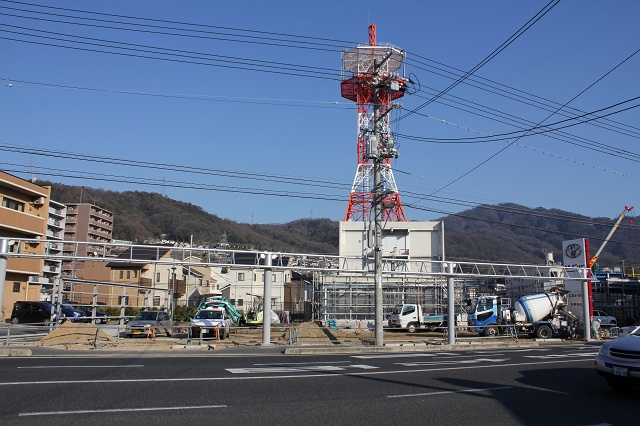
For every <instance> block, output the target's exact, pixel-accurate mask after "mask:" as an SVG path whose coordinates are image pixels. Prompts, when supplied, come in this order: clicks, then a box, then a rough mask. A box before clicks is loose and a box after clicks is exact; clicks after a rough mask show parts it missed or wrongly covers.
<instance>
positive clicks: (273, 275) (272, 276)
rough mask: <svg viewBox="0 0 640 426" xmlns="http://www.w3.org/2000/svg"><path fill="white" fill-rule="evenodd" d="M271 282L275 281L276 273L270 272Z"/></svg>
mask: <svg viewBox="0 0 640 426" xmlns="http://www.w3.org/2000/svg"><path fill="white" fill-rule="evenodd" d="M271 282H272V283H275V282H276V274H271Z"/></svg>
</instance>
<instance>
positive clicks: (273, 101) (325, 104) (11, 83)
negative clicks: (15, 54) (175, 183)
mask: <svg viewBox="0 0 640 426" xmlns="http://www.w3.org/2000/svg"><path fill="white" fill-rule="evenodd" d="M0 81H6V82H7V83H6V84H4V85H0V86H6V87H11V88H20V87H22V88H33V87H30V86H29V85H32V86H37V87H43V88H51V89H62V90H77V91H87V92H98V93H110V94H118V95H136V96H151V97H159V98H172V99H185V100H196V101H215V102H235V103H247V104H257V105H271V106H293V107H302V108H332V109H333V108H339V109H350V110H351V109H355V107H353V106H351V105H348V104H345V103H343V102H340V101H320V100H304V99H282V98H253V97H248V96H212V95H204V94H188V93H154V92H134V91H130V90H113V89H99V88H95V87H81V86H70V85H64V84H53V83H43V82H38V81H27V80H17V79H13V78H7V77H0ZM16 83H19V84H16ZM278 102H287V103H278ZM296 103H299V104H319V105H298V104H296Z"/></svg>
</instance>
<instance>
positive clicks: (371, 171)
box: [341, 24, 407, 222]
mask: <svg viewBox="0 0 640 426" xmlns="http://www.w3.org/2000/svg"><path fill="white" fill-rule="evenodd" d="M405 56H406V55H405V52H404V51H403V50H400V49H399V48H397V47H395V46H392V45H389V44H386V45H377V44H376V26H375V24H373V25H370V26H369V44H368V45H361V46H358V47H356V48H354V49H351V50H349V51H345V52H342V82H341V91H342V97H343V98H346V99H349V100H352V101H354V102H356V103H357V105H358V169H357V171H356V176H355V179H354V180H353V185H352V186H351V194H350V196H349V204H348V206H347V211H346V213H345V215H344V220H345V221H370V220H372V218H373V215H372V213H373V212H374V211H375V206H376V204H378V205H379V206H380V209H381V211H380V214H381V217H380V219H381V220H383V221H385V222H386V221H396V222H405V221H406V220H407V218H406V216H405V214H404V208H403V207H402V203H401V201H400V193H399V192H398V187H397V185H396V181H395V179H394V177H393V171H392V169H391V159H392V158H397V157H398V150H397V148H396V144H395V141H394V139H393V137H392V134H391V129H390V117H389V115H390V112H391V110H392V109H393V105H392V104H391V101H393V100H395V99H399V98H401V97H402V96H403V95H404V92H405V90H406V88H407V80H406V79H405V78H404V77H401V76H399V75H398V74H395V73H394V72H395V71H397V70H398V69H400V68H402V66H403V62H404V59H405ZM345 72H346V73H348V74H349V76H348V77H346V76H345ZM376 172H377V173H379V175H378V176H379V179H378V180H377V181H376V178H375V174H376Z"/></svg>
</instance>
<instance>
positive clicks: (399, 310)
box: [391, 305, 402, 315]
mask: <svg viewBox="0 0 640 426" xmlns="http://www.w3.org/2000/svg"><path fill="white" fill-rule="evenodd" d="M391 313H392V314H394V315H400V314H401V313H402V305H396V306H394V308H393V311H392V312H391Z"/></svg>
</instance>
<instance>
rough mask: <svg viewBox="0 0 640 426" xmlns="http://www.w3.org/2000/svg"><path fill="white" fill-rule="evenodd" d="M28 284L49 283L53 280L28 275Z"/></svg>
mask: <svg viewBox="0 0 640 426" xmlns="http://www.w3.org/2000/svg"><path fill="white" fill-rule="evenodd" d="M29 284H40V285H51V284H53V280H52V279H51V278H47V277H38V276H35V275H32V276H30V277H29Z"/></svg>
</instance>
